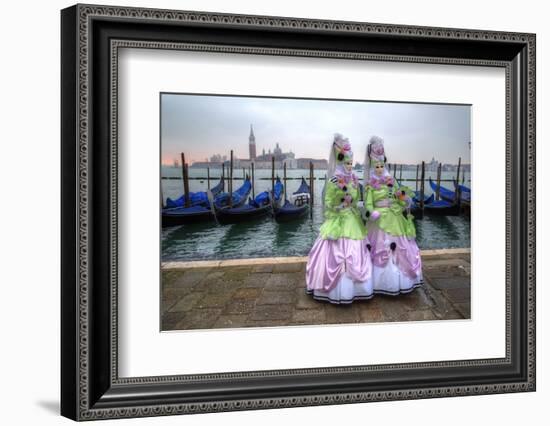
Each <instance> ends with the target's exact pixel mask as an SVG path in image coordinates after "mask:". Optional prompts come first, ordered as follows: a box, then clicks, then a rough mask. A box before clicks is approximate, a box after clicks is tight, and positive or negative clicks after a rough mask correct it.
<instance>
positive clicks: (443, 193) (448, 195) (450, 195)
mask: <svg viewBox="0 0 550 426" xmlns="http://www.w3.org/2000/svg"><path fill="white" fill-rule="evenodd" d="M453 183H454V184H455V185H456V182H454V181H453ZM430 187H431V188H432V191H433V192H437V183H435V182H434V181H432V178H430ZM459 187H463V186H462V185H459ZM463 188H466V187H463ZM466 189H468V188H466ZM439 196H440V197H441V198H442V199H443V200H445V201H448V202H449V203H452V204H454V202H455V198H456V197H455V191H451V190H450V189H448V188H445V187H444V186H441V185H439ZM469 202H470V191H469V189H468V190H467V191H462V188H461V190H460V204H466V203H469Z"/></svg>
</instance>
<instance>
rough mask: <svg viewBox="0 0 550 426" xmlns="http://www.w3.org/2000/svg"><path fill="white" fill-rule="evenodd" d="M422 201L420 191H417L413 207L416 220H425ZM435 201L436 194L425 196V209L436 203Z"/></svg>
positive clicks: (412, 210)
mask: <svg viewBox="0 0 550 426" xmlns="http://www.w3.org/2000/svg"><path fill="white" fill-rule="evenodd" d="M420 199H421V194H420V191H415V196H414V197H413V202H412V206H411V213H412V215H413V216H414V217H415V219H423V218H424V210H423V209H422V208H421V205H420ZM434 199H435V196H434V194H431V195H429V196H426V195H424V208H426V206H427V205H428V204H431V203H432V202H433V201H434Z"/></svg>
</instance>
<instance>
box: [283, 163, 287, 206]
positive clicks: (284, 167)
mask: <svg viewBox="0 0 550 426" xmlns="http://www.w3.org/2000/svg"><path fill="white" fill-rule="evenodd" d="M283 183H284V194H285V198H284V199H285V200H286V161H285V163H284V165H283ZM283 204H284V201H283Z"/></svg>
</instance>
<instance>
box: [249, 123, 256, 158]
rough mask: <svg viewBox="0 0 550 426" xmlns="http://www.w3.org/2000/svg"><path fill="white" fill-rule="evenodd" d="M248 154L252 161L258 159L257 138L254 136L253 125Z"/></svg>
mask: <svg viewBox="0 0 550 426" xmlns="http://www.w3.org/2000/svg"><path fill="white" fill-rule="evenodd" d="M248 154H249V158H250V159H251V160H255V159H256V137H255V136H254V130H253V129H252V124H251V125H250V136H249V137H248Z"/></svg>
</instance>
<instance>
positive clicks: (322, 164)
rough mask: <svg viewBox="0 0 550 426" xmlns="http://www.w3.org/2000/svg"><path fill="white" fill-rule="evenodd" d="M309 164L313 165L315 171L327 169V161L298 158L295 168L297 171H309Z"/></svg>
mask: <svg viewBox="0 0 550 426" xmlns="http://www.w3.org/2000/svg"><path fill="white" fill-rule="evenodd" d="M310 162H311V163H313V168H315V169H320V170H326V169H328V161H327V160H325V159H323V160H319V159H317V158H298V159H297V160H296V166H297V168H298V169H309V163H310Z"/></svg>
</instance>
